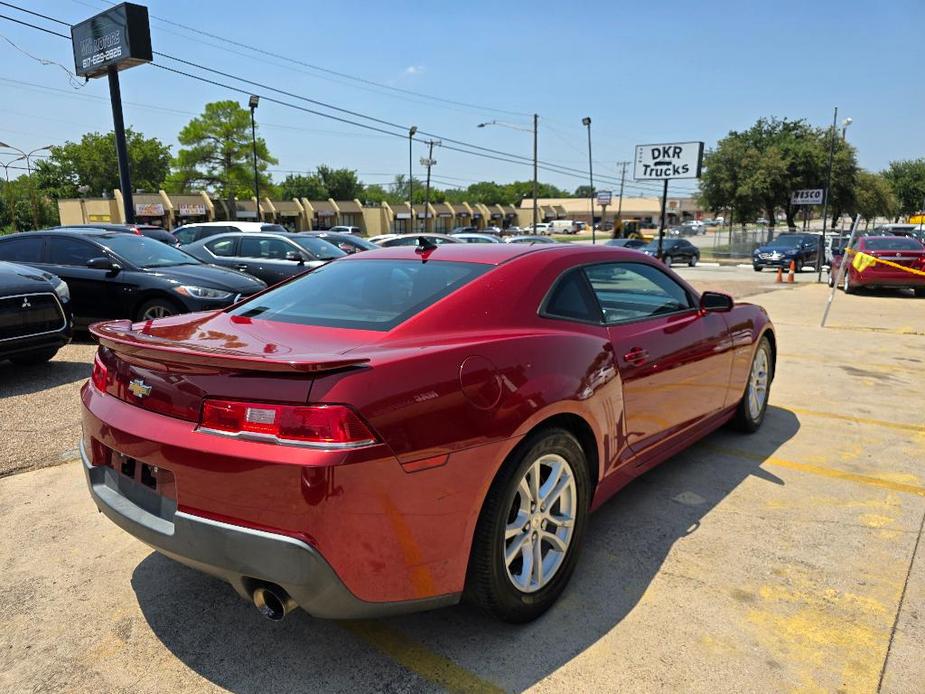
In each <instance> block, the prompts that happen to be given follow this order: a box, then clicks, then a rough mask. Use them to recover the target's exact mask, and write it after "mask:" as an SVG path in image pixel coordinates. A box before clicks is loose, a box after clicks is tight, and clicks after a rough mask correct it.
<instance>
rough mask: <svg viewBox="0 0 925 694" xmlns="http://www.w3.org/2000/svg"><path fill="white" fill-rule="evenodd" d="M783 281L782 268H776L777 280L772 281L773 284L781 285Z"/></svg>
mask: <svg viewBox="0 0 925 694" xmlns="http://www.w3.org/2000/svg"><path fill="white" fill-rule="evenodd" d="M783 281H784V268H782V267H779V268H777V279H776V280H774V282H775V284H781V283H782V282H783Z"/></svg>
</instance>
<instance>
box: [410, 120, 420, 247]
mask: <svg viewBox="0 0 925 694" xmlns="http://www.w3.org/2000/svg"><path fill="white" fill-rule="evenodd" d="M417 131H418V126H416V125H412V126H411V127H410V128H408V209H409V210H410V211H411V216H410V217H409V218H408V231H409V232H411V233H412V234H413V233H414V227H415V226H416V225H415V219H414V169H413V167H412V164H411V158H412V157H411V147H412V145H413V144H414V134H415V133H416V132H417Z"/></svg>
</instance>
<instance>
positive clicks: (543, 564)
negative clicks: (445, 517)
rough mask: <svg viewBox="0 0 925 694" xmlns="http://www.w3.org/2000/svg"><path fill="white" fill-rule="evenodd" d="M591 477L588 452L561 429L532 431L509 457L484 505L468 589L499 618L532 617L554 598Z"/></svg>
mask: <svg viewBox="0 0 925 694" xmlns="http://www.w3.org/2000/svg"><path fill="white" fill-rule="evenodd" d="M590 496H591V482H590V475H589V473H588V464H587V458H586V457H585V454H584V451H583V450H582V448H581V445H580V444H579V443H578V441H577V440H576V439H575V437H574V436H573V435H572V434H571V433H569V432H568V431H565V430H563V429H547V430H544V431H539V432H536V433H535V434H533V435H531V436H530V437H529V438H528V439H527V440H526V441H524V442H523V444H522V445H521V446H520V447H518V449H517V450H516V451H515V453H514V454H513V455H512V456H511V457H510V458H508V460H507V461H506V462H505V463H504V465H503V466H502V468H501V471H500V472H499V474H498V476H497V478H496V479H495V481H494V483H493V484H492V487H491V489H490V491H489V492H488V496H487V497H486V499H485V504H484V505H483V507H482V512H481V514H480V516H479V520H478V524H477V525H476V530H475V537H474V538H473V543H472V554H471V556H470V559H469V572H468V577H467V581H466V594H467V597H468V598H469V599H471V600H472V601H473V602H475V603H476V604H477V605H479V606H480V607H481V608H482V609H484V610H485V611H487V612H490V613H491V614H493V615H495V616H496V617H498V618H499V619H502V620H504V621H506V622H511V623H515V624H517V623H523V622H529V621H531V620H534V619H536V618H537V617H539V616H540V615H541V614H543V613H544V612H545V611H546V610H548V609H549V608H550V607H551V606H552V605H553V603H554V602H555V601H556V600H557V599H558V598H559V595H560V594H561V593H562V591H563V590H564V589H565V586H566V585H567V584H568V581H569V578H570V577H571V575H572V572H573V571H574V570H575V565H576V563H577V561H578V555H579V551H580V549H581V543H582V540H583V538H584V533H585V528H586V527H587V517H588V506H589V504H590Z"/></svg>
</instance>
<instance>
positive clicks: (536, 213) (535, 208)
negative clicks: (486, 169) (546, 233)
mask: <svg viewBox="0 0 925 694" xmlns="http://www.w3.org/2000/svg"><path fill="white" fill-rule="evenodd" d="M539 122H540V117H539V115H538V114H536V113H534V114H533V234H534V235H536V225H537V222H538V221H539V206H538V205H537V199H536V194H537V173H536V170H537V165H536V152H537V146H536V145H537V134H538V130H539Z"/></svg>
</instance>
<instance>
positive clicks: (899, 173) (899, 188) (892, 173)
mask: <svg viewBox="0 0 925 694" xmlns="http://www.w3.org/2000/svg"><path fill="white" fill-rule="evenodd" d="M883 175H884V176H885V177H886V179H887V180H888V181H889V182H890V183H891V184H892V186H893V191H894V193H895V194H896V198H897V201H898V203H899V207H898V210H897V212H896V214H901V215H910V214H914V213H915V212H918V211H919V210H921V209H923V206H925V158H922V159H909V160H906V161H891V162H890V165H889V167H888V168H887V170H886V171H884V172H883Z"/></svg>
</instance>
